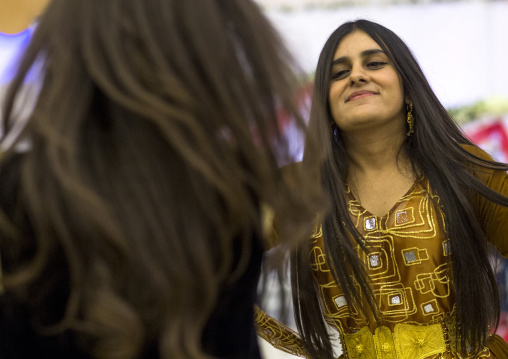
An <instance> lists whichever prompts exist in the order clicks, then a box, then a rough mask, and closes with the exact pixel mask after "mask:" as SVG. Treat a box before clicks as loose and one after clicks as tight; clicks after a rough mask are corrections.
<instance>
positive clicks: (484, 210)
mask: <svg viewBox="0 0 508 359" xmlns="http://www.w3.org/2000/svg"><path fill="white" fill-rule="evenodd" d="M467 150H468V151H469V152H471V153H472V154H474V155H476V156H478V157H481V158H484V159H488V160H492V158H491V157H490V156H489V155H488V154H487V153H485V152H484V151H483V150H481V149H479V148H476V147H470V146H468V148H467ZM476 176H477V177H478V178H479V179H481V180H482V182H483V183H485V184H486V185H487V186H489V187H490V188H491V189H493V190H494V191H496V192H498V193H500V194H502V195H504V196H505V197H508V173H507V172H504V171H494V170H489V169H485V170H481V171H477V172H476ZM475 198H476V203H475V204H476V213H477V215H478V220H479V222H480V225H481V226H482V228H483V230H484V231H485V234H486V235H487V238H488V241H489V242H490V243H492V244H493V245H494V246H495V247H496V248H497V249H498V250H499V252H500V253H501V254H502V255H503V256H504V257H508V207H505V206H501V205H498V204H495V203H493V202H491V201H489V200H487V199H486V198H484V197H483V196H480V195H475Z"/></svg>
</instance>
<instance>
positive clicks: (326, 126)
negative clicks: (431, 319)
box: [292, 20, 508, 358]
mask: <svg viewBox="0 0 508 359" xmlns="http://www.w3.org/2000/svg"><path fill="white" fill-rule="evenodd" d="M355 31H363V32H365V33H366V34H367V35H368V36H370V37H371V38H372V39H373V40H374V41H375V42H376V43H377V44H378V45H379V46H380V47H381V49H382V50H383V51H384V52H385V53H386V55H387V56H388V58H389V59H390V61H391V62H392V63H393V66H394V68H395V69H396V71H397V73H398V74H399V76H400V79H401V81H402V86H403V91H404V96H405V97H406V98H407V99H409V100H410V101H412V102H413V104H414V110H413V116H414V133H413V134H412V135H411V136H404V140H403V142H402V145H401V148H400V150H399V155H400V154H401V153H404V154H405V155H406V156H407V157H408V158H409V159H410V161H411V164H412V169H413V172H414V175H415V178H418V176H420V175H423V176H425V177H426V178H427V179H428V181H429V183H430V186H431V188H433V190H434V191H436V192H437V193H438V194H439V196H440V202H439V203H433V205H434V206H435V208H436V209H438V208H440V209H442V210H443V211H444V213H445V217H446V223H445V226H446V231H447V233H448V235H449V237H450V238H451V246H452V253H453V254H452V266H453V281H454V285H455V291H456V313H457V322H458V323H460V327H459V329H458V330H459V334H460V340H461V343H462V345H463V346H462V347H465V342H466V340H467V342H468V345H472V347H473V349H474V350H477V349H479V348H483V344H484V343H485V340H486V335H487V333H488V331H489V326H491V325H494V326H495V325H497V322H498V320H499V319H498V318H499V315H498V314H499V295H498V289H497V285H496V280H495V275H494V272H493V270H492V268H491V265H490V263H489V256H488V252H489V249H490V248H489V244H488V242H487V239H486V236H485V234H484V233H483V231H482V229H481V227H480V224H479V223H478V220H477V218H476V217H475V212H474V209H473V206H472V201H471V196H472V194H471V193H472V192H474V193H477V194H480V195H481V196H484V197H485V198H486V199H488V200H490V201H493V202H495V203H498V204H503V205H507V204H508V201H507V199H506V198H505V197H503V196H501V195H500V194H498V193H496V192H495V191H493V190H491V189H490V188H488V187H487V186H486V185H485V184H483V183H482V182H481V181H480V180H478V179H477V178H476V177H475V176H474V175H473V174H472V170H471V166H473V165H474V166H480V167H482V168H488V169H495V170H507V169H508V166H506V165H503V164H500V163H497V162H490V161H487V160H484V159H481V158H479V157H476V156H474V155H473V154H471V153H469V152H468V151H467V150H465V149H464V148H463V147H462V146H461V145H464V144H466V145H473V144H472V143H471V141H470V140H469V139H468V138H467V137H466V136H465V135H464V134H463V132H462V131H461V130H460V128H459V127H458V126H457V124H456V123H455V122H454V120H453V119H452V118H451V117H450V115H449V114H448V112H447V111H446V109H445V108H444V107H443V105H442V104H441V102H440V101H439V100H438V98H437V97H436V95H435V94H434V92H433V91H432V88H431V86H430V85H429V83H428V81H427V79H426V78H425V75H424V73H423V71H422V69H421V68H420V66H419V64H418V62H417V60H416V59H415V57H414V56H413V54H412V52H411V50H410V49H409V48H408V46H407V45H406V44H405V43H404V42H403V40H402V39H401V38H400V37H399V36H397V35H396V34H395V33H394V32H393V31H391V30H389V29H387V28H386V27H384V26H382V25H380V24H377V23H374V22H371V21H368V20H357V21H352V22H347V23H344V24H343V25H341V26H339V27H338V28H337V29H336V30H335V31H334V32H333V33H332V34H331V35H330V37H329V38H328V40H327V42H326V43H325V45H324V47H323V49H322V52H321V54H320V57H319V61H318V64H317V68H316V72H315V80H314V92H313V97H312V107H311V118H310V124H309V127H310V131H311V133H313V134H314V135H316V136H317V137H318V138H321V139H322V141H321V142H320V143H321V145H322V146H323V151H324V152H325V153H326V154H329V156H328V157H327V160H325V162H324V163H323V164H322V168H321V171H320V172H321V183H322V186H323V189H324V191H325V193H327V195H328V196H329V198H330V199H331V202H332V205H331V208H332V210H331V212H330V213H328V214H326V215H325V216H324V218H322V219H321V220H322V228H323V238H324V242H325V250H326V257H327V259H328V263H329V265H330V269H331V270H332V274H333V276H334V279H335V281H336V282H337V284H338V285H340V286H341V287H342V290H343V291H344V294H345V296H346V298H347V300H348V302H350V303H355V304H359V303H361V301H360V297H365V298H367V300H368V303H369V308H361V307H360V310H363V311H364V312H366V311H372V313H373V315H374V318H376V320H379V312H378V308H377V303H376V301H375V298H374V296H373V294H372V291H371V289H370V286H369V278H368V276H367V274H366V272H365V270H364V267H363V263H362V262H361V261H360V259H359V257H358V254H357V251H356V249H355V245H356V243H357V244H359V245H360V246H361V248H362V249H364V250H366V249H365V246H364V245H363V244H362V237H361V235H360V233H359V232H358V231H357V230H356V228H355V226H354V224H353V222H352V221H351V219H350V215H349V212H348V209H347V200H346V194H345V184H346V180H347V176H348V171H349V157H348V152H347V150H346V148H345V145H344V141H342V135H341V130H340V128H339V127H338V126H337V125H335V124H334V119H333V117H332V114H331V112H330V103H329V96H328V95H329V89H330V81H331V77H330V71H331V68H332V62H333V59H334V54H335V52H336V50H337V47H338V46H339V44H340V43H341V41H342V39H343V38H344V37H345V36H347V35H348V34H351V33H352V32H355ZM330 124H332V126H330ZM407 130H409V127H408V129H407ZM306 161H311V158H310V157H307V156H304V163H305V162H306ZM351 235H352V236H353V238H354V240H355V242H356V243H354V242H353V241H351V239H350V238H351V237H350V236H351ZM307 253H308V251H307V249H305V248H301V249H300V250H298V251H297V252H296V253H295V255H294V256H293V260H292V275H293V276H292V286H293V291H294V293H296V295H295V299H294V303H295V316H296V322H297V326H298V328H299V331H300V333H301V335H302V338H303V340H304V342H305V345H306V349H307V350H308V352H309V354H311V356H312V357H313V358H332V357H333V356H332V349H331V343H330V340H329V335H328V333H327V329H326V325H325V321H324V318H323V315H322V313H321V312H320V309H319V308H320V303H319V299H318V296H317V291H316V288H314V287H312V288H310V287H309V286H306V285H305V283H312V279H313V278H312V273H311V272H312V271H311V270H310V269H309V268H310V265H309V258H308V255H307ZM353 277H354V280H353ZM355 282H356V283H357V284H358V285H359V289H357V287H355ZM471 293H474V295H475V298H477V299H476V300H475V301H472V300H470V295H471Z"/></svg>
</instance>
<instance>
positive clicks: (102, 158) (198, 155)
mask: <svg viewBox="0 0 508 359" xmlns="http://www.w3.org/2000/svg"><path fill="white" fill-rule="evenodd" d="M36 64H41V66H40V72H39V74H40V79H41V90H40V94H39V97H38V99H37V101H36V104H35V108H34V110H33V112H32V114H31V116H30V117H29V119H28V120H27V122H26V125H25V127H24V128H23V131H22V132H21V134H20V135H19V136H17V140H16V141H15V142H14V145H9V146H8V148H7V149H5V151H4V154H3V156H2V159H1V165H0V171H1V170H3V169H4V168H5V164H6V161H8V160H9V159H10V158H12V157H14V156H17V157H19V161H18V162H19V181H18V182H19V183H17V190H16V193H17V194H16V197H17V199H18V201H17V202H16V203H18V204H19V203H21V205H22V215H21V217H23V218H24V219H25V220H27V221H28V222H29V224H30V228H29V230H27V229H26V228H20V225H19V223H22V221H21V219H19V218H20V217H19V216H17V213H18V212H15V215H14V216H11V215H9V214H6V213H2V215H1V216H0V219H1V221H0V235H1V236H2V238H1V241H0V246H1V250H2V257H3V262H4V263H3V265H4V284H5V290H6V292H5V294H4V296H11V297H14V298H16V300H17V301H20V302H23V303H29V306H30V308H32V309H31V310H32V311H33V313H34V316H35V317H34V323H36V324H34V325H36V326H37V328H38V330H39V331H40V332H42V333H48V334H54V333H62V332H66V331H70V332H72V333H73V334H72V337H73V338H74V339H75V340H76V342H80V343H85V347H86V348H88V349H87V350H88V351H89V353H90V355H91V356H92V357H93V358H100V359H109V358H115V359H116V358H122V359H124V358H125V359H127V358H135V357H137V356H139V355H140V353H142V352H143V350H144V347H145V346H146V345H147V343H149V342H153V341H155V342H158V343H159V351H160V357H161V358H204V357H207V356H206V355H205V354H204V353H203V351H202V349H201V348H200V341H201V333H202V330H203V327H204V326H205V324H206V322H207V319H208V318H209V316H210V313H211V311H212V310H213V308H214V306H215V304H216V302H215V301H216V298H217V295H218V291H219V288H220V286H221V285H223V284H224V283H229V282H231V281H233V280H235V278H238V276H239V275H240V274H241V273H242V271H243V270H244V268H245V266H246V264H247V263H248V261H249V258H250V250H251V248H252V243H251V241H252V240H254V239H253V233H261V232H262V228H261V227H262V223H261V222H262V220H261V219H262V218H261V217H262V216H261V207H263V208H265V207H266V208H270V209H271V210H273V211H274V213H275V214H276V215H278V221H279V222H280V223H279V224H280V226H279V236H280V238H281V241H282V243H288V245H291V243H296V242H297V241H298V240H299V239H303V237H304V236H305V234H307V233H309V232H310V231H311V220H310V219H311V217H312V216H313V214H314V213H315V211H316V209H317V208H318V206H317V203H318V201H317V199H318V197H319V190H318V189H317V188H318V187H319V186H316V185H315V184H314V182H313V181H314V178H313V176H310V175H309V176H308V175H306V173H310V174H312V173H314V171H312V170H309V171H308V172H306V173H304V172H300V171H295V172H292V173H291V175H290V176H288V175H285V174H283V173H281V171H280V170H279V167H280V164H281V163H283V162H287V161H289V160H291V158H290V154H289V153H288V151H287V150H286V149H287V144H288V143H287V139H286V138H285V136H284V135H283V133H282V131H281V129H280V128H279V124H278V121H277V116H278V113H279V112H280V111H281V109H283V110H284V111H286V112H287V113H289V114H290V115H291V116H292V118H293V119H294V120H295V121H296V122H297V123H298V124H299V125H300V126H301V128H302V131H304V129H303V121H302V120H301V119H300V117H299V115H298V111H297V108H296V106H295V104H294V98H295V96H294V91H295V90H296V88H297V86H298V85H300V83H299V81H300V79H299V77H298V76H295V69H296V66H295V65H294V63H293V62H292V60H291V56H290V55H289V54H288V52H287V51H286V50H285V47H284V46H283V45H282V42H281V39H280V38H279V37H278V35H277V34H276V32H275V31H274V29H273V27H272V26H271V25H270V23H269V22H268V21H267V19H266V18H265V17H264V16H263V14H262V13H261V11H260V10H259V8H258V7H257V6H256V5H254V3H253V2H252V1H250V0H214V1H202V0H185V1H180V0H142V1H139V0H107V1H104V0H73V1H68V0H53V1H52V2H51V4H50V6H49V7H48V9H47V11H46V12H45V14H44V15H43V16H42V17H41V19H40V22H39V24H38V28H37V30H36V32H35V33H34V36H33V39H32V42H31V44H30V46H29V47H28V49H27V51H26V53H25V56H24V58H23V59H22V62H21V64H20V68H19V73H18V75H17V77H16V79H15V80H14V82H13V84H12V87H11V88H10V90H9V94H8V98H7V100H6V106H5V113H4V117H5V123H4V131H5V132H4V133H5V134H6V135H7V136H6V137H4V140H5V139H7V138H8V137H9V134H12V131H13V129H15V128H16V126H15V121H14V115H13V108H14V104H15V103H16V102H17V101H21V100H22V99H21V97H22V96H21V90H22V88H23V82H24V79H25V78H26V77H27V74H28V73H29V71H30V69H33V68H35V67H37V66H36ZM21 141H28V142H29V149H28V150H27V151H25V152H23V153H22V154H21V155H20V154H18V153H17V152H19V151H18V150H17V148H19V146H17V144H19V143H20V142H21ZM307 142H309V141H307ZM5 143H6V142H5V141H4V145H5V146H7V145H6V144H5ZM310 143H312V141H310ZM309 151H310V152H312V145H307V152H309ZM318 163H319V161H316V168H317V164H318ZM302 188H305V189H308V190H305V191H302ZM23 223H24V222H23ZM27 231H28V232H27ZM27 233H28V234H29V236H27ZM29 238H30V239H29ZM289 238H291V241H290V240H289ZM286 239H287V240H286ZM290 242H291V243H290ZM233 247H235V248H237V247H238V248H240V253H241V255H240V258H239V259H238V258H235V255H234V250H233ZM27 248H28V249H27ZM27 253H28V255H27ZM62 280H63V281H65V282H66V283H68V292H67V294H66V295H65V296H64V298H63V299H62V300H61V301H60V302H59V303H60V304H59V305H61V308H60V309H59V310H57V312H58V313H59V315H56V316H55V315H53V316H51V317H49V318H48V316H47V315H46V314H45V310H46V309H47V307H48V306H53V307H54V306H55V305H56V304H55V303H54V302H52V301H51V298H52V294H51V293H53V291H54V290H55V288H56V287H57V286H58V285H59V284H58V283H59V281H62ZM34 298H40V299H36V300H35V299H34ZM239 300H241V298H239ZM232 340H234V339H232Z"/></svg>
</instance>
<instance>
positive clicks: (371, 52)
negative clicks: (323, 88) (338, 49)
mask: <svg viewBox="0 0 508 359" xmlns="http://www.w3.org/2000/svg"><path fill="white" fill-rule="evenodd" d="M379 53H382V54H385V52H384V51H383V50H381V49H369V50H365V51H362V52H361V53H360V56H361V57H367V56H370V55H374V54H379ZM348 60H349V56H342V57H338V58H336V59H335V60H333V62H332V66H334V65H339V64H343V63H345V62H347V61H348Z"/></svg>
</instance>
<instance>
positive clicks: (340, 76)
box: [332, 70, 350, 80]
mask: <svg viewBox="0 0 508 359" xmlns="http://www.w3.org/2000/svg"><path fill="white" fill-rule="evenodd" d="M349 72H350V70H341V71H337V72H336V73H335V74H333V76H332V80H340V79H343V78H345V77H346V76H347V75H348V74H349Z"/></svg>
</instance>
